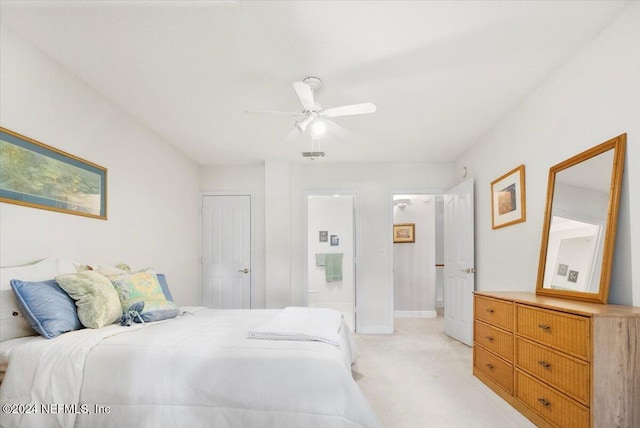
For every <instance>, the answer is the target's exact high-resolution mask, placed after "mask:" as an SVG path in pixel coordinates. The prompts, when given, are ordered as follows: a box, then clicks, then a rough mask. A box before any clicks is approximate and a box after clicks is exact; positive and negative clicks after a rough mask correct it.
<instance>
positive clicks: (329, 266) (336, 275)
mask: <svg viewBox="0 0 640 428" xmlns="http://www.w3.org/2000/svg"><path fill="white" fill-rule="evenodd" d="M325 264H326V267H325V277H326V279H327V282H334V281H342V253H332V254H327V255H326V256H325Z"/></svg>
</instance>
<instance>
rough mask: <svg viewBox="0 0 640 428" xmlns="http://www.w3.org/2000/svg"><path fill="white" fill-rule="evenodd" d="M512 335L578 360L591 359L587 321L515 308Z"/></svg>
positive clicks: (546, 311)
mask: <svg viewBox="0 0 640 428" xmlns="http://www.w3.org/2000/svg"><path fill="white" fill-rule="evenodd" d="M516 334H519V335H521V336H524V337H527V338H529V339H532V340H534V341H537V342H540V343H542V344H545V345H548V346H551V347H552V348H555V349H559V350H562V351H564V352H567V353H570V354H572V355H575V356H577V357H580V358H582V359H585V360H590V359H591V353H590V345H591V340H590V339H591V327H590V323H589V318H588V317H583V316H579V315H569V314H565V313H563V312H557V311H551V310H547V309H539V308H534V307H531V306H525V305H520V304H517V305H516Z"/></svg>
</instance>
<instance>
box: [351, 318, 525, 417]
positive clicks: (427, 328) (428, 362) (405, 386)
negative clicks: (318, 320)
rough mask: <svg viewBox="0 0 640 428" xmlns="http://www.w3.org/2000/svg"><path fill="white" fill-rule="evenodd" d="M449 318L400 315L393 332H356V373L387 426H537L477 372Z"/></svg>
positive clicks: (470, 352)
mask: <svg viewBox="0 0 640 428" xmlns="http://www.w3.org/2000/svg"><path fill="white" fill-rule="evenodd" d="M443 331H444V319H443V318H441V317H439V318H436V319H418V318H398V319H396V320H395V333H394V334H393V335H356V338H355V339H356V343H357V344H358V348H359V351H360V355H359V357H358V360H357V361H356V364H355V365H354V366H353V372H354V377H355V379H356V380H357V382H358V385H359V386H360V388H361V389H362V391H363V392H364V395H365V396H366V397H367V399H368V400H369V403H371V406H372V407H373V409H374V410H375V412H376V414H377V415H378V418H379V420H380V422H381V423H382V425H383V426H384V427H385V428H413V427H416V428H418V427H420V428H424V427H434V428H438V427H446V428H457V427H460V428H469V427H487V428H488V427H491V428H502V427H504V428H512V427H513V428H517V427H533V426H534V425H533V424H532V423H531V422H529V420H528V419H526V418H525V417H524V416H522V415H521V414H520V413H519V412H517V411H516V410H514V409H513V408H512V407H511V406H509V405H508V404H507V403H506V402H505V401H504V400H502V399H501V398H500V397H498V396H497V395H496V394H495V393H493V392H492V391H491V390H490V389H489V388H487V387H486V386H485V385H484V384H483V383H481V382H480V381H479V380H477V379H476V378H475V377H473V375H472V374H471V362H472V350H471V348H469V347H467V346H465V345H463V344H462V343H460V342H458V341H456V340H453V339H451V338H449V337H447V336H446V335H444V333H443Z"/></svg>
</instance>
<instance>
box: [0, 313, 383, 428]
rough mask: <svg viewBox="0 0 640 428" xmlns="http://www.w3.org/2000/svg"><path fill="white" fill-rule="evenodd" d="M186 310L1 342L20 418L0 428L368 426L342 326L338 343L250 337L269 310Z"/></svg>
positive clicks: (8, 417)
mask: <svg viewBox="0 0 640 428" xmlns="http://www.w3.org/2000/svg"><path fill="white" fill-rule="evenodd" d="M185 309H186V311H185V313H184V314H183V315H181V316H179V317H178V318H176V319H173V320H167V321H163V322H158V323H149V324H145V325H136V326H134V327H120V326H115V325H114V326H109V327H106V328H103V329H99V330H90V329H83V330H78V331H74V332H70V333H66V334H64V335H61V336H59V337H58V338H56V339H52V340H46V339H43V338H41V337H27V338H20V339H14V340H10V341H7V342H3V343H2V344H0V355H2V356H4V358H5V359H8V361H9V364H8V369H7V372H6V375H5V379H4V381H3V383H2V385H1V386H0V398H1V400H2V404H3V410H4V409H5V407H4V406H5V405H7V404H9V405H14V406H16V405H19V404H22V405H23V407H22V408H21V409H20V408H16V410H22V411H23V412H22V413H20V412H18V413H20V414H16V412H9V413H6V412H4V413H3V414H2V415H1V419H0V422H1V425H2V426H3V427H4V426H6V427H36V426H38V427H39V426H41V427H49V426H52V427H53V426H63V427H67V426H69V427H72V426H76V427H114V426H135V427H158V426H163V427H186V426H189V427H311V428H313V427H323V428H326V427H378V426H379V423H378V421H377V418H376V416H375V414H374V412H373V411H372V409H371V407H370V405H369V403H368V402H367V400H366V399H365V397H364V396H363V394H362V392H361V391H360V389H359V387H358V386H357V384H356V383H355V381H354V380H353V378H352V376H351V369H350V366H351V363H352V361H353V359H354V348H353V344H352V341H351V337H350V333H349V330H348V329H347V328H345V327H344V326H343V328H341V330H340V343H339V344H338V346H334V345H331V344H328V343H323V342H318V341H295V340H257V339H249V338H248V337H247V336H248V332H249V331H252V330H254V329H256V328H258V327H259V326H261V325H264V324H265V323H268V322H269V321H271V320H273V319H274V318H275V317H276V315H278V313H279V311H277V310H212V309H204V308H199V307H192V308H185ZM59 339H60V340H59ZM52 405H53V407H51V406H52ZM24 406H34V408H35V409H37V410H39V412H37V413H36V414H34V412H31V413H30V414H24V413H25V412H24V411H25V410H29V409H28V408H27V407H24ZM37 406H39V407H37ZM43 406H44V407H43ZM47 406H49V407H47ZM10 410H13V409H10ZM31 410H33V409H31ZM52 410H53V412H52Z"/></svg>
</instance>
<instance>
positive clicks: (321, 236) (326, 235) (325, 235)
mask: <svg viewBox="0 0 640 428" xmlns="http://www.w3.org/2000/svg"><path fill="white" fill-rule="evenodd" d="M328 240H329V232H327V231H326V230H321V231H320V233H319V241H320V242H327V241H328Z"/></svg>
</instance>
